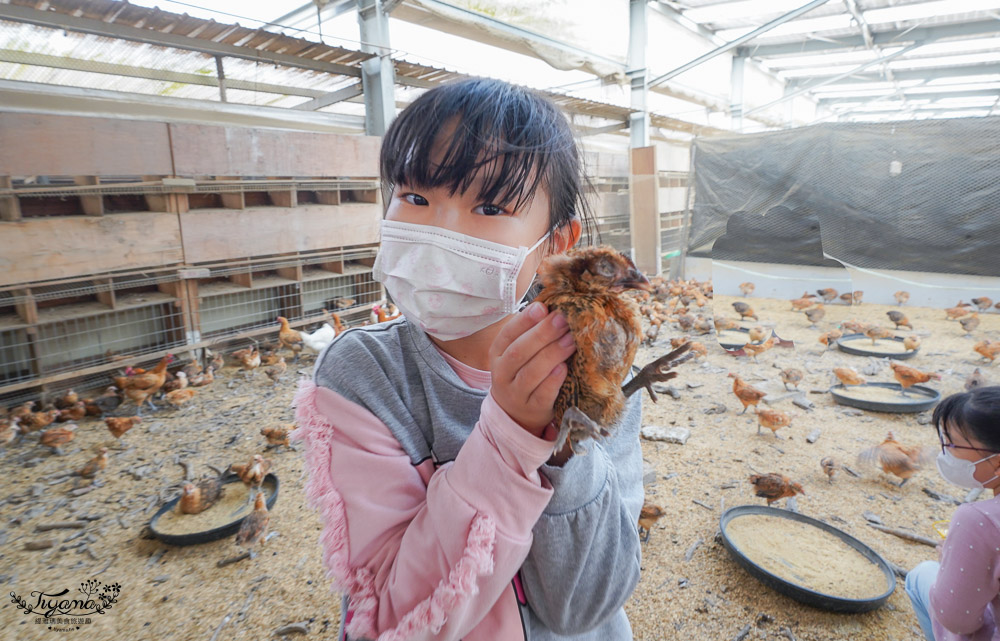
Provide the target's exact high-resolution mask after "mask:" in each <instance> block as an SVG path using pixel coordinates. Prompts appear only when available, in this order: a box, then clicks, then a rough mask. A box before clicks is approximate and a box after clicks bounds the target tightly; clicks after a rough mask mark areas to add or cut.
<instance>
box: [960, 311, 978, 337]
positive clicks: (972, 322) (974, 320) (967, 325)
mask: <svg viewBox="0 0 1000 641" xmlns="http://www.w3.org/2000/svg"><path fill="white" fill-rule="evenodd" d="M958 322H959V323H960V324H961V325H962V329H964V330H965V333H966V334H971V333H972V331H973V330H974V329H976V328H977V327H979V312H972V315H971V316H966V317H965V318H959V319H958Z"/></svg>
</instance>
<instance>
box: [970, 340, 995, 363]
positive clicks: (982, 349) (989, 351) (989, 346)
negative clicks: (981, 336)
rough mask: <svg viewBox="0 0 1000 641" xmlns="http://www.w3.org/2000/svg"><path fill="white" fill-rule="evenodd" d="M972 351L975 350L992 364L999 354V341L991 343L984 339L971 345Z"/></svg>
mask: <svg viewBox="0 0 1000 641" xmlns="http://www.w3.org/2000/svg"><path fill="white" fill-rule="evenodd" d="M972 349H973V350H975V351H976V353H977V354H979V355H980V356H982V357H983V358H985V359H986V360H988V361H989V362H990V363H992V362H993V361H994V359H996V357H997V355H998V354H1000V341H991V340H989V339H986V340H983V341H979V342H978V343H976V344H975V345H973V346H972Z"/></svg>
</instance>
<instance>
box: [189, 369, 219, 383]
mask: <svg viewBox="0 0 1000 641" xmlns="http://www.w3.org/2000/svg"><path fill="white" fill-rule="evenodd" d="M214 380H215V366H214V365H209V366H208V367H207V368H205V371H204V372H202V373H201V374H196V375H195V376H192V377H191V382H190V383H188V385H190V386H191V387H204V386H205V385H210V384H211V383H212V381H214Z"/></svg>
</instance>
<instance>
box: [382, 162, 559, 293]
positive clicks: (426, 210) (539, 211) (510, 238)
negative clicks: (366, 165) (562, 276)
mask: <svg viewBox="0 0 1000 641" xmlns="http://www.w3.org/2000/svg"><path fill="white" fill-rule="evenodd" d="M448 191H449V190H448V188H447V187H436V188H431V189H426V188H411V187H409V186H408V185H405V184H398V185H396V186H395V187H394V188H393V191H392V196H391V199H390V202H389V206H388V208H387V209H386V214H385V217H386V219H387V220H394V221H399V222H404V223H412V224H416V225H431V226H433V227H442V228H444V229H448V230H450V231H454V232H458V233H460V234H465V235H467V236H472V237H474V238H479V239H482V240H488V241H490V242H494V243H500V244H502V245H508V246H510V247H531V246H532V245H534V244H535V243H536V242H537V241H538V239H539V238H541V237H542V236H544V235H545V232H547V231H548V230H549V196H548V194H547V193H546V192H545V190H544V189H543V188H539V189H538V190H537V191H536V192H535V194H534V197H532V198H531V200H530V201H529V202H528V203H526V204H525V205H524V206H523V207H522V208H521V209H520V210H518V211H514V210H512V209H510V208H509V207H504V206H500V205H497V204H495V203H486V202H480V201H479V200H478V199H477V198H476V194H477V193H478V191H479V190H478V185H477V184H476V182H475V181H473V183H472V185H471V186H470V188H469V189H468V191H465V192H455V193H454V194H449V193H448ZM558 245H559V244H558V243H557V246H558ZM547 248H548V243H542V244H541V245H539V246H538V248H536V249H535V251H534V252H532V253H531V254H530V255H529V256H528V257H527V258H525V261H524V267H523V268H522V269H521V272H520V273H519V274H518V277H517V293H518V294H523V293H524V292H525V291H527V289H528V286H529V285H530V284H531V279H532V277H533V276H534V274H535V271H536V270H537V269H538V264H539V263H540V262H541V260H542V258H543V257H544V255H545V253H546V251H547Z"/></svg>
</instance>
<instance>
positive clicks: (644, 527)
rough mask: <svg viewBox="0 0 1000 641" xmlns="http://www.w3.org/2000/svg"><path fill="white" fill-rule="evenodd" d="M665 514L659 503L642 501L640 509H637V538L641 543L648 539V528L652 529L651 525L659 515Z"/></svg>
mask: <svg viewBox="0 0 1000 641" xmlns="http://www.w3.org/2000/svg"><path fill="white" fill-rule="evenodd" d="M666 514H667V513H666V512H665V511H664V509H663V508H661V507H660V506H659V505H654V504H653V503H650V502H648V501H647V502H645V503H643V505H642V509H641V510H640V511H639V538H640V540H641V541H642V542H643V543H646V542H647V541H649V532H650V530H652V529H653V526H654V525H655V524H656V522H657V521H658V520H659V519H660V517H662V516H665V515H666Z"/></svg>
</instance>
